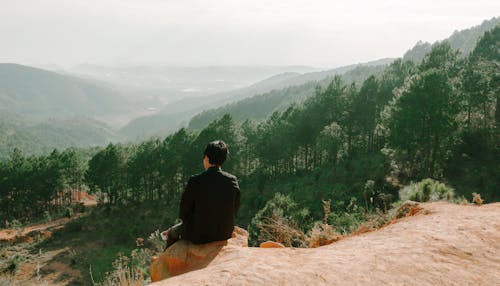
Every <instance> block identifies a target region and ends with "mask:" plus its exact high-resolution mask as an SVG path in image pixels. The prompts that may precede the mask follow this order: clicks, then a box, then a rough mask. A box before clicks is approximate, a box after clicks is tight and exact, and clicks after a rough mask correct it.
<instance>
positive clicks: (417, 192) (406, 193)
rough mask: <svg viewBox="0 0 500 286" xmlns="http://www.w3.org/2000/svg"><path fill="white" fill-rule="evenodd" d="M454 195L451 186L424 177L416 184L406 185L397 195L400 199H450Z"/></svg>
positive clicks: (424, 200)
mask: <svg viewBox="0 0 500 286" xmlns="http://www.w3.org/2000/svg"><path fill="white" fill-rule="evenodd" d="M454 196H455V194H454V191H453V189H452V188H451V187H448V186H446V185H445V184H443V183H440V182H439V181H436V180H433V179H424V180H422V181H420V182H418V183H416V184H411V185H409V186H406V187H404V188H403V189H402V190H400V191H399V197H400V199H401V200H402V201H407V200H411V201H417V202H429V201H431V202H434V201H440V200H446V201H451V200H452V199H453V198H454Z"/></svg>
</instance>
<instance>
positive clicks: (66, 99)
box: [0, 63, 127, 120]
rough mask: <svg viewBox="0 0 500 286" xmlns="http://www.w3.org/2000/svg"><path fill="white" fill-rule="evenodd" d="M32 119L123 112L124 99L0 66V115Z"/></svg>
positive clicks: (88, 84)
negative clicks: (5, 112) (5, 113)
mask: <svg viewBox="0 0 500 286" xmlns="http://www.w3.org/2000/svg"><path fill="white" fill-rule="evenodd" d="M1 111H9V112H11V113H16V114H20V115H23V116H27V117H29V118H32V119H36V120H39V119H47V118H63V117H67V116H74V115H84V116H108V115H111V114H118V113H122V112H126V111H127V110H126V108H125V102H124V99H123V98H122V97H121V96H120V95H119V94H118V93H117V92H115V91H114V90H113V89H111V88H110V87H108V86H106V85H104V84H100V83H97V82H94V81H88V80H84V79H80V78H76V77H71V76H67V75H61V74H58V73H55V72H51V71H47V70H42V69H38V68H33V67H28V66H23V65H18V64H6V63H0V112H1Z"/></svg>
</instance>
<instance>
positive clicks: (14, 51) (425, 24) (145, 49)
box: [0, 0, 500, 67]
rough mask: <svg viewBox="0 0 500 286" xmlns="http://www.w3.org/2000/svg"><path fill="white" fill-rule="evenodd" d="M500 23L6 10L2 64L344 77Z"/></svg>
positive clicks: (357, 14) (424, 13)
mask: <svg viewBox="0 0 500 286" xmlns="http://www.w3.org/2000/svg"><path fill="white" fill-rule="evenodd" d="M497 16H500V1H498V0H490V1H487V0H473V1H471V0H468V1H467V0H414V1H409V0H352V1H338V0H283V1H282V0H245V1H239V0H213V1H209V0H199V1H197V0H163V1H161V0H134V1H133V0H0V62H17V63H23V64H43V65H48V64H53V65H59V66H63V67H69V66H72V65H77V64H80V63H97V64H162V65H163V64H169V65H268V66H269V65H310V66H317V67H335V66H340V65H346V64H352V63H358V62H365V61H369V60H374V59H378V58H384V57H398V56H402V54H403V53H404V52H405V51H406V50H407V49H409V48H411V47H412V46H413V45H414V44H415V43H416V42H417V41H418V40H424V41H429V42H433V41H436V40H440V39H443V38H446V37H448V36H449V35H450V34H451V33H453V31H455V30H461V29H465V28H469V27H471V26H475V25H479V24H480V23H481V22H482V21H483V20H485V19H490V18H492V17H497Z"/></svg>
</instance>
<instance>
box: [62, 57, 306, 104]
mask: <svg viewBox="0 0 500 286" xmlns="http://www.w3.org/2000/svg"><path fill="white" fill-rule="evenodd" d="M315 70H316V69H315V68H311V67H306V66H269V67H266V66H201V67H182V66H178V67H176V66H161V65H157V66H99V65H91V64H84V65H79V66H76V67H74V68H71V69H69V70H67V71H66V72H68V73H69V74H73V75H77V76H79V77H84V78H90V79H97V80H100V81H104V82H107V83H110V84H112V85H113V86H115V87H116V88H117V89H118V90H120V92H122V93H123V94H124V95H125V96H127V97H129V98H130V99H132V100H151V99H156V100H157V102H156V103H153V104H156V105H154V106H151V107H155V108H162V107H163V106H164V105H165V104H166V103H167V102H173V101H176V100H179V99H182V98H185V97H199V96H207V95H212V94H216V93H221V92H225V91H229V90H234V89H238V88H242V87H245V86H248V85H250V84H253V83H255V82H258V81H260V80H262V79H265V78H268V77H270V76H273V75H275V74H278V73H286V72H300V73H304V72H311V71H315Z"/></svg>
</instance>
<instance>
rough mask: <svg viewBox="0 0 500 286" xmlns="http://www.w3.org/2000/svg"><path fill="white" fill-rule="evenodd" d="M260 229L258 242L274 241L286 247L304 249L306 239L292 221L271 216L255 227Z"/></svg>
mask: <svg viewBox="0 0 500 286" xmlns="http://www.w3.org/2000/svg"><path fill="white" fill-rule="evenodd" d="M257 226H258V227H259V229H260V233H259V240H261V241H269V240H270V241H275V242H279V243H281V244H283V245H284V246H287V247H306V246H307V241H308V238H307V236H306V235H305V234H304V232H303V231H301V230H300V229H299V228H298V226H297V224H296V223H295V222H294V221H289V220H287V219H284V218H282V217H278V216H273V217H268V218H264V219H263V220H262V222H261V223H259V224H258V225H257Z"/></svg>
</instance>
